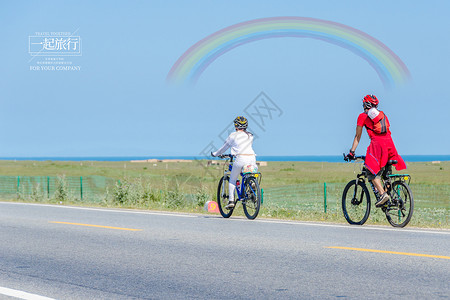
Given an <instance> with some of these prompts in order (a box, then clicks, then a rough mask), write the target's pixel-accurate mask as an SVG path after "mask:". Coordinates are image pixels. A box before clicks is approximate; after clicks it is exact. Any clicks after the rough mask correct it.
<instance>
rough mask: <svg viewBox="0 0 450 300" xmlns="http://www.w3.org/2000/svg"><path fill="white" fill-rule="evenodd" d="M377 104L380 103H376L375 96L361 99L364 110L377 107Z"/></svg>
mask: <svg viewBox="0 0 450 300" xmlns="http://www.w3.org/2000/svg"><path fill="white" fill-rule="evenodd" d="M378 103H380V101H378V99H377V97H376V96H375V95H366V96H365V97H364V98H363V106H364V108H372V107H377V106H378Z"/></svg>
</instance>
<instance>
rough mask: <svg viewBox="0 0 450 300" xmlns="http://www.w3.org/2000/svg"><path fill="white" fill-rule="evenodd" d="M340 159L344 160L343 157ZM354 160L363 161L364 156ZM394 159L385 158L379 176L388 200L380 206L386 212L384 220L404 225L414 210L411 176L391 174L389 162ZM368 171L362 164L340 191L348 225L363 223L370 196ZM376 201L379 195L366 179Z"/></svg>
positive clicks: (399, 225)
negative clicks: (359, 170) (353, 177)
mask: <svg viewBox="0 0 450 300" xmlns="http://www.w3.org/2000/svg"><path fill="white" fill-rule="evenodd" d="M344 159H345V160H346V161H348V160H347V159H346V158H345V155H344ZM354 160H359V161H361V160H362V161H364V160H365V156H357V157H355V158H354ZM395 164H397V161H396V160H390V161H388V163H387V165H386V167H385V168H384V171H383V173H382V175H381V179H382V181H383V185H384V188H385V190H386V191H387V193H388V194H389V195H390V196H391V200H389V201H388V202H386V203H385V204H383V206H381V207H380V208H381V210H382V211H383V212H384V213H385V214H386V219H387V220H388V222H389V223H390V224H391V225H392V226H394V227H405V226H406V225H407V224H408V223H409V221H410V220H411V217H412V214H413V210H414V199H413V194H412V192H411V189H410V187H409V183H410V181H411V176H410V175H408V174H392V165H395ZM369 174H370V171H369V170H367V168H366V167H365V166H364V164H363V167H362V169H361V173H360V174H358V175H357V176H356V179H354V180H352V181H350V182H349V183H348V184H347V185H346V186H345V189H344V193H343V194H342V211H343V212H344V217H345V219H346V220H347V222H348V223H349V224H353V225H363V224H364V223H365V222H366V221H367V219H368V218H369V214H370V206H371V205H370V196H369V190H368V189H367V185H366V179H367V176H368V175H369ZM369 183H370V185H371V187H372V191H373V193H374V195H375V198H376V200H377V201H378V198H379V197H380V196H381V195H379V194H378V193H377V191H376V189H375V187H374V185H373V183H372V182H371V181H369Z"/></svg>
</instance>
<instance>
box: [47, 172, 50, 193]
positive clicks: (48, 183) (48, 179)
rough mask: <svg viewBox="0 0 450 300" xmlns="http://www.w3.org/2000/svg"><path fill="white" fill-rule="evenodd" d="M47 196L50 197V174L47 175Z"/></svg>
mask: <svg viewBox="0 0 450 300" xmlns="http://www.w3.org/2000/svg"><path fill="white" fill-rule="evenodd" d="M47 198H50V176H47Z"/></svg>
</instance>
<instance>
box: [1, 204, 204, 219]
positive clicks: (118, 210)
mask: <svg viewBox="0 0 450 300" xmlns="http://www.w3.org/2000/svg"><path fill="white" fill-rule="evenodd" d="M0 203H1V204H14V205H29V206H47V207H56V208H66V209H79V210H91V211H103V212H113V213H127V214H140V215H157V216H169V217H182V218H197V216H193V215H184V214H179V213H163V212H151V211H148V212H147V211H131V210H120V209H103V208H94V207H78V206H64V205H53V204H38V203H20V202H0Z"/></svg>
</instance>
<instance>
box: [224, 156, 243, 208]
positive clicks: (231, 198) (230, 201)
mask: <svg viewBox="0 0 450 300" xmlns="http://www.w3.org/2000/svg"><path fill="white" fill-rule="evenodd" d="M241 169H242V165H241V164H240V163H239V161H237V160H236V161H235V162H234V163H233V168H232V169H231V174H230V183H229V185H228V193H229V194H228V195H229V198H228V205H227V206H226V207H227V208H233V207H234V190H235V189H236V180H237V178H238V176H239V174H240V173H241Z"/></svg>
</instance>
